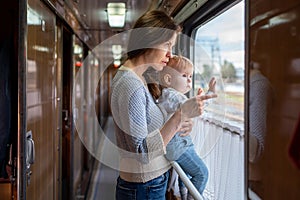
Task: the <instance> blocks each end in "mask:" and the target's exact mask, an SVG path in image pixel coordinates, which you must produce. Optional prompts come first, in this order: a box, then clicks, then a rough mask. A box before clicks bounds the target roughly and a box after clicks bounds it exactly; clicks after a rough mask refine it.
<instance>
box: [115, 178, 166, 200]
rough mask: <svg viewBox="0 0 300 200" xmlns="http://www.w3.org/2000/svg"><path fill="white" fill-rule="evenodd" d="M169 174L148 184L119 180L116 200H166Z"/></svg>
mask: <svg viewBox="0 0 300 200" xmlns="http://www.w3.org/2000/svg"><path fill="white" fill-rule="evenodd" d="M168 180H169V172H166V173H164V174H163V175H161V176H159V177H157V178H155V179H153V180H150V181H148V182H146V183H134V182H127V181H125V180H123V179H121V178H120V177H119V178H118V180H117V186H116V200H165V199H166V191H167V184H168Z"/></svg>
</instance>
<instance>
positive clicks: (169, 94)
mask: <svg viewBox="0 0 300 200" xmlns="http://www.w3.org/2000/svg"><path fill="white" fill-rule="evenodd" d="M185 100H186V97H185V96H184V95H183V94H181V93H179V92H177V91H176V90H170V89H163V90H162V95H161V96H160V98H159V99H158V104H159V106H160V107H161V108H163V109H164V110H165V111H166V112H167V113H168V114H170V113H174V112H175V111H176V110H177V109H178V108H179V107H180V105H181V104H182V103H183V102H184V101H185Z"/></svg>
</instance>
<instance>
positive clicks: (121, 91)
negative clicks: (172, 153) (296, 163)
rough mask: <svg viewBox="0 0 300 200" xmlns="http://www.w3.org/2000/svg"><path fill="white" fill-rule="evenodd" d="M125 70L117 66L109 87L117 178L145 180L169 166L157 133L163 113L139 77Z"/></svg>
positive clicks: (155, 175)
mask: <svg viewBox="0 0 300 200" xmlns="http://www.w3.org/2000/svg"><path fill="white" fill-rule="evenodd" d="M125 69H128V68H124V67H121V68H120V70H119V71H118V72H117V73H116V75H115V77H114V78H113V81H112V88H111V91H112V92H111V110H112V116H113V119H114V121H115V123H116V125H117V127H118V128H117V131H116V141H117V145H118V147H119V152H120V169H119V170H120V177H121V178H122V179H124V180H126V181H129V182H147V181H149V180H151V179H153V178H156V177H158V176H160V175H162V174H163V173H165V172H166V171H167V170H168V169H169V168H170V164H169V162H168V161H167V160H166V158H165V156H164V154H165V147H164V142H163V139H162V137H161V134H160V128H161V127H162V126H163V124H164V122H165V118H166V116H164V113H163V112H162V111H161V110H160V108H159V107H158V106H157V105H156V104H155V102H154V100H153V98H152V96H151V94H150V93H149V91H148V89H147V88H146V87H145V85H144V84H143V82H142V80H141V79H140V78H139V77H138V76H137V75H136V74H135V73H134V72H132V71H131V70H125Z"/></svg>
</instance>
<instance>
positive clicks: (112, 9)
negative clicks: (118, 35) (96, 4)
mask: <svg viewBox="0 0 300 200" xmlns="http://www.w3.org/2000/svg"><path fill="white" fill-rule="evenodd" d="M125 14H126V5H125V3H108V4H107V16H108V23H109V26H110V27H112V28H122V27H124V25H125Z"/></svg>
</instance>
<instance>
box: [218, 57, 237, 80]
mask: <svg viewBox="0 0 300 200" xmlns="http://www.w3.org/2000/svg"><path fill="white" fill-rule="evenodd" d="M221 74H222V78H223V79H226V80H227V81H228V82H233V81H234V80H235V79H236V70H235V67H234V65H233V64H232V63H231V62H228V61H227V60H224V64H223V65H222V66H221Z"/></svg>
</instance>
